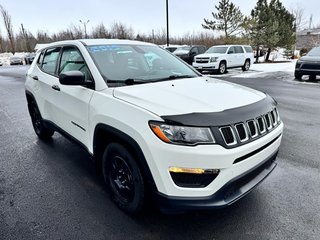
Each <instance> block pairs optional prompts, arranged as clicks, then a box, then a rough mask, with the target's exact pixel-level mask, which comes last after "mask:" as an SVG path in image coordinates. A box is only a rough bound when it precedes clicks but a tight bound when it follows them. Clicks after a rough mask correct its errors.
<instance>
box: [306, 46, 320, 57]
mask: <svg viewBox="0 0 320 240" xmlns="http://www.w3.org/2000/svg"><path fill="white" fill-rule="evenodd" d="M307 55H308V56H312V57H315V56H317V57H319V56H320V47H315V48H312V49H311V51H310V52H308V54H307Z"/></svg>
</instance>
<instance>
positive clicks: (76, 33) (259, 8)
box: [0, 0, 301, 60]
mask: <svg viewBox="0 0 320 240" xmlns="http://www.w3.org/2000/svg"><path fill="white" fill-rule="evenodd" d="M215 10H216V12H212V19H207V18H204V22H203V23H202V27H203V28H204V29H207V30H212V31H205V32H199V33H196V34H195V33H187V34H185V35H183V36H176V37H170V43H172V44H201V45H206V46H208V47H209V46H212V45H217V44H225V43H239V44H250V45H252V46H254V47H255V48H256V49H259V47H264V48H267V49H268V54H267V57H266V58H267V59H266V60H268V58H269V54H270V52H271V50H272V49H273V48H275V47H284V48H287V49H291V48H292V45H293V44H294V43H295V40H296V35H295V33H296V27H297V21H296V20H297V16H298V15H296V16H295V14H294V13H293V12H290V11H289V10H287V9H286V8H285V7H284V6H283V4H282V3H281V1H280V0H269V1H267V0H258V1H257V3H256V5H255V7H254V9H252V11H251V14H250V15H249V16H245V15H244V14H243V13H242V12H241V11H240V8H239V7H238V6H235V4H233V3H232V2H231V1H230V0H220V1H219V3H218V5H216V6H215ZM299 13H300V14H301V12H299ZM0 14H1V16H0V17H2V20H3V23H4V27H5V31H6V35H7V37H6V38H5V37H4V36H3V35H2V34H1V33H0V51H1V52H8V51H10V52H13V53H14V52H16V51H25V52H32V51H33V49H34V47H35V45H36V44H37V43H49V42H53V41H60V40H67V39H81V38H85V34H84V31H83V29H82V28H81V26H76V25H72V26H70V27H69V28H67V29H63V30H61V31H59V32H57V33H53V34H48V33H47V32H45V31H41V30H39V31H37V33H36V34H35V35H33V34H32V33H31V32H30V31H29V30H28V29H26V27H25V26H24V25H23V24H21V26H20V28H19V32H18V33H16V34H15V33H14V32H13V27H12V20H11V16H10V14H9V13H8V11H7V10H6V9H5V8H4V7H3V6H2V5H0ZM300 20H301V18H300ZM88 37H89V38H118V39H136V40H141V41H147V42H153V43H155V44H165V43H166V31H165V29H162V30H157V31H156V32H154V31H152V32H150V33H139V34H135V33H134V30H133V29H132V27H128V26H127V25H125V24H123V23H121V22H114V23H113V24H111V26H109V27H106V26H105V25H104V24H102V23H101V24H98V25H97V26H94V27H93V28H92V31H91V32H90V34H88Z"/></svg>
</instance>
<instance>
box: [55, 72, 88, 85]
mask: <svg viewBox="0 0 320 240" xmlns="http://www.w3.org/2000/svg"><path fill="white" fill-rule="evenodd" d="M59 82H60V84H62V85H81V86H86V85H88V82H86V79H85V76H84V74H83V73H82V72H80V71H68V72H64V73H61V74H60V75H59Z"/></svg>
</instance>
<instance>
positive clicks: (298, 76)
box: [294, 72, 302, 81]
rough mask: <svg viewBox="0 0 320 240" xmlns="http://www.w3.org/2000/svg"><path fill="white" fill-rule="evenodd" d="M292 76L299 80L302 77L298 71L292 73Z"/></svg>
mask: <svg viewBox="0 0 320 240" xmlns="http://www.w3.org/2000/svg"><path fill="white" fill-rule="evenodd" d="M294 77H295V78H296V79H297V80H299V81H301V79H302V74H301V73H299V72H295V73H294Z"/></svg>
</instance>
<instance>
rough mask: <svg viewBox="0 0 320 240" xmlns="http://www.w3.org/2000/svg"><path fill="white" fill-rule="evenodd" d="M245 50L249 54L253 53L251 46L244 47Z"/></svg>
mask: <svg viewBox="0 0 320 240" xmlns="http://www.w3.org/2000/svg"><path fill="white" fill-rule="evenodd" d="M244 49H245V50H246V52H247V53H253V50H252V47H250V46H248V47H244Z"/></svg>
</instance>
